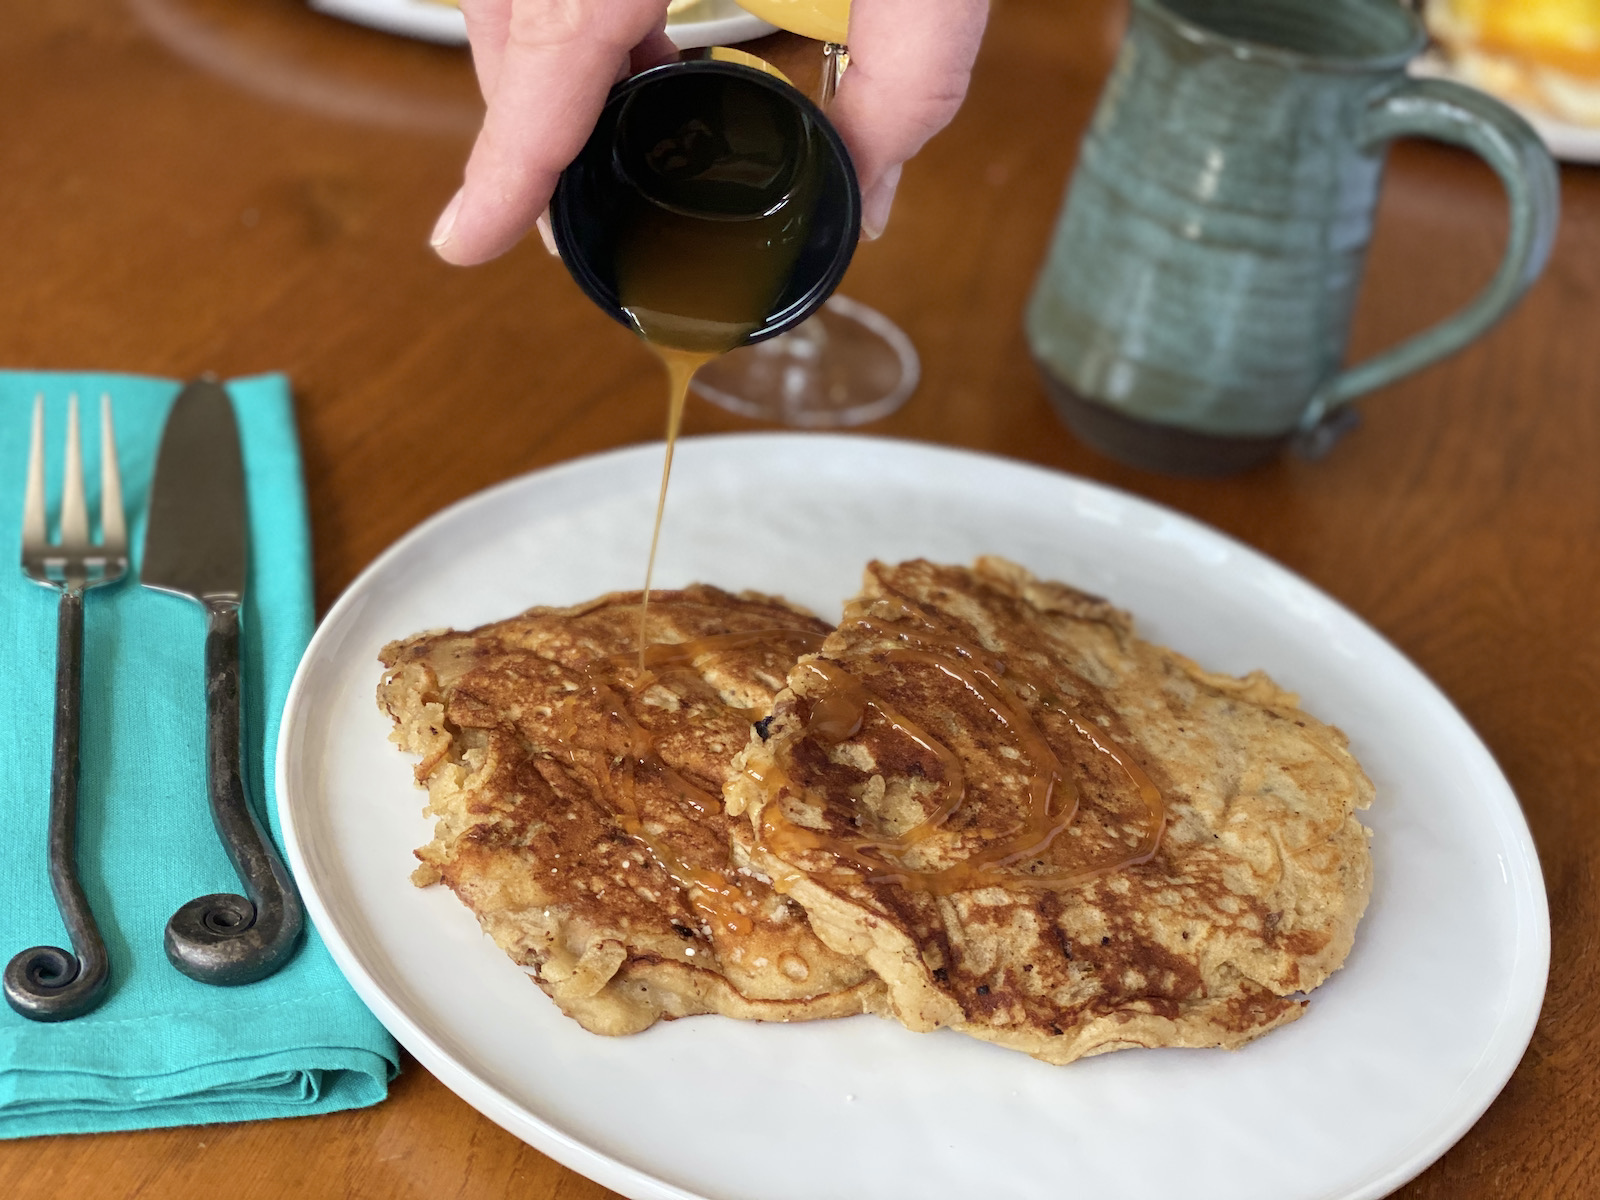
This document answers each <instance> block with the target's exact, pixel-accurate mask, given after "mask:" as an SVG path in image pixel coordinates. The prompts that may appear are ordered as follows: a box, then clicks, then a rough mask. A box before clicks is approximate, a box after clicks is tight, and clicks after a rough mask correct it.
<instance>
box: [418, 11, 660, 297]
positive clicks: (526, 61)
mask: <svg viewBox="0 0 1600 1200" xmlns="http://www.w3.org/2000/svg"><path fill="white" fill-rule="evenodd" d="M471 7H472V8H473V9H474V10H475V15H474V16H473V17H470V18H469V25H468V29H469V34H471V33H473V32H474V31H475V32H476V39H475V40H474V42H473V57H474V61H475V62H476V63H477V64H478V68H477V69H478V78H479V84H480V86H482V87H484V89H485V95H486V98H487V100H488V111H487V112H486V114H485V115H484V120H483V129H482V131H481V132H480V133H479V134H478V140H477V142H476V144H474V146H473V148H472V154H471V156H470V157H469V158H468V160H467V168H466V174H465V181H464V183H463V185H462V188H461V190H460V192H458V193H457V194H456V196H455V198H454V199H453V200H452V201H451V202H450V204H449V205H448V206H447V207H446V209H445V211H444V213H443V214H441V216H440V219H439V223H438V225H437V226H436V227H435V229H434V233H433V237H432V242H433V246H434V249H435V250H436V251H437V252H438V254H439V256H440V257H441V258H443V259H444V260H445V261H447V262H452V263H456V264H458V265H462V266H465V265H469V264H472V263H479V262H483V261H485V260H487V259H490V258H493V257H495V256H496V255H498V254H502V253H504V252H505V251H506V250H508V249H510V248H511V246H513V245H514V244H515V243H516V242H517V241H518V240H519V239H520V238H521V237H522V236H523V234H525V233H526V232H527V231H528V229H529V227H531V226H532V225H533V223H534V219H535V218H536V217H537V216H538V215H539V214H540V213H541V212H543V211H544V208H545V206H546V205H547V204H549V202H550V195H551V193H552V192H553V191H554V190H555V185H556V179H557V178H558V177H559V176H560V174H561V172H562V171H563V170H564V169H565V168H566V166H567V164H568V163H570V162H571V161H572V160H573V158H575V157H576V156H577V154H578V151H579V150H581V149H582V148H583V144H584V142H585V141H586V140H588V137H589V133H590V131H591V130H592V129H593V128H594V123H595V119H596V118H597V117H598V116H599V115H600V110H601V108H603V107H604V105H605V100H606V93H607V92H608V91H609V90H610V88H611V85H612V83H613V82H614V81H615V80H616V78H617V77H618V74H619V73H625V72H626V70H627V68H628V65H629V60H630V55H631V53H632V51H633V50H634V48H635V47H643V48H645V49H646V51H647V52H650V51H649V48H650V47H659V43H658V42H657V41H656V40H655V39H656V37H657V35H659V34H660V33H661V30H662V29H663V27H664V25H665V21H666V0H606V3H604V4H596V3H593V2H592V0H476V2H475V3H473V4H472V5H471ZM501 18H504V24H503V25H500V24H497V23H496V22H498V21H499V20H500V19H501ZM480 44H481V45H482V46H483V51H482V57H481V59H480V51H479V46H480Z"/></svg>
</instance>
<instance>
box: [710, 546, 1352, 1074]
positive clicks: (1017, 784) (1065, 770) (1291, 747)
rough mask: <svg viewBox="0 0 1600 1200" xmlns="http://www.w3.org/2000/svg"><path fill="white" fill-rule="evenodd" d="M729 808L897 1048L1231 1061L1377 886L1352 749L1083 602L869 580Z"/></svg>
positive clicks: (1059, 593) (1316, 973) (810, 665)
mask: <svg viewBox="0 0 1600 1200" xmlns="http://www.w3.org/2000/svg"><path fill="white" fill-rule="evenodd" d="M758 731H759V732H760V733H762V734H764V737H761V736H758V737H757V738H755V739H753V740H752V742H751V745H750V747H749V749H748V750H747V751H746V753H745V754H744V755H743V756H741V759H740V761H739V763H738V766H739V768H740V773H739V775H738V776H737V777H736V778H735V779H734V781H733V782H732V783H730V784H729V786H728V788H727V789H726V792H725V796H726V799H727V802H728V805H729V810H730V811H731V812H735V813H743V814H745V815H746V816H747V817H748V818H749V819H750V821H751V824H752V830H753V831H754V832H755V833H756V834H757V841H756V843H755V844H754V845H753V846H747V847H746V848H745V853H747V854H748V855H749V861H750V863H751V864H752V865H753V866H755V867H756V868H757V869H759V870H760V871H761V872H762V873H763V874H764V875H765V876H766V877H768V878H770V879H772V880H773V881H774V882H775V885H776V886H777V887H778V888H779V889H780V890H782V891H783V892H784V893H785V894H787V895H788V896H790V897H792V898H793V899H795V900H798V901H799V902H800V903H801V905H802V906H804V908H805V910H806V912H807V913H808V914H809V916H810V918H811V924H812V928H813V929H814V930H815V931H816V932H817V934H818V935H819V936H820V937H821V938H822V940H823V941H824V942H826V943H827V944H828V945H830V946H831V947H833V949H835V950H836V951H838V952H839V953H840V954H846V955H848V954H858V955H860V956H862V957H863V958H864V959H865V960H866V961H867V962H868V963H869V964H870V965H871V966H872V968H873V969H874V970H875V971H876V972H877V974H878V975H879V976H880V977H881V978H882V979H883V981H884V983H885V985H886V986H887V988H888V999H889V1005H890V1007H891V1008H892V1010H893V1013H894V1015H895V1016H897V1017H898V1018H899V1019H900V1020H901V1021H902V1022H904V1023H905V1024H906V1025H907V1026H908V1027H910V1028H911V1029H914V1030H919V1031H928V1030H933V1029H938V1028H941V1027H948V1028H953V1029H956V1030H959V1031H961V1032H963V1033H967V1034H970V1035H972V1036H974V1037H978V1038H982V1039H985V1040H987V1041H991V1042H996V1043H999V1044H1001V1045H1004V1046H1008V1047H1012V1048H1014V1049H1018V1050H1022V1051H1024V1052H1026V1053H1028V1054H1031V1055H1033V1056H1035V1057H1037V1058H1040V1059H1043V1060H1045V1061H1047V1062H1052V1063H1066V1062H1070V1061H1072V1060H1074V1059H1077V1058H1080V1057H1083V1056H1085V1055H1090V1054H1099V1053H1104V1052H1106V1051H1112V1050H1121V1049H1126V1048H1130V1047H1135V1046H1150V1047H1154V1046H1196V1047H1198V1046H1225V1047H1237V1046H1240V1045H1243V1044H1244V1043H1246V1042H1248V1041H1250V1040H1251V1039H1252V1038H1255V1037H1258V1036H1259V1035H1261V1034H1262V1033H1265V1032H1266V1031H1268V1030H1270V1029H1273V1028H1275V1027H1277V1026H1279V1025H1282V1024H1284V1023H1285V1022H1288V1021H1292V1020H1294V1019H1295V1018H1297V1017H1298V1016H1300V1015H1301V1013H1302V1012H1303V1011H1304V1009H1305V1005H1306V1001H1305V998H1304V993H1306V992H1308V991H1310V990H1311V989H1313V988H1315V987H1316V986H1317V985H1318V984H1320V983H1322V982H1323V981H1324V980H1325V979H1326V978H1327V977H1328V975H1329V974H1330V973H1331V972H1332V971H1334V970H1335V969H1337V968H1338V967H1339V966H1340V964H1341V963H1342V962H1343V961H1344V959H1345V956H1346V955H1347V954H1348V952H1349V950H1350V947H1351V943H1352V939H1353V937H1354V933H1355V928H1356V923H1357V921H1359V919H1360V917H1361V914H1362V911H1363V910H1364V908H1365V906H1366V902H1367V896H1368V893H1369V890H1370V884H1371V862H1370V856H1369V853H1368V848H1367V840H1368V833H1367V831H1366V830H1365V829H1364V828H1363V827H1362V826H1361V824H1360V823H1359V822H1358V821H1357V820H1356V818H1355V816H1354V813H1355V811H1356V810H1358V809H1360V808H1364V807H1365V806H1366V805H1367V804H1368V803H1369V801H1370V800H1371V798H1372V794H1373V789H1372V785H1371V783H1370V782H1369V780H1368V779H1367V777H1366V775H1365V774H1364V773H1363V772H1362V770H1361V768H1360V766H1359V765H1358V764H1357V763H1356V761H1355V759H1354V758H1353V757H1352V756H1351V754H1350V752H1349V749H1348V747H1347V743H1346V739H1345V737H1344V735H1343V734H1342V733H1340V732H1339V731H1338V730H1337V729H1335V728H1333V727H1331V726H1328V725H1324V724H1323V723H1321V722H1320V721H1318V720H1316V719H1315V718H1313V717H1311V716H1309V715H1307V714H1306V713H1304V712H1303V711H1301V710H1300V708H1299V706H1298V703H1297V701H1296V698H1295V697H1294V696H1293V695H1292V694H1290V693H1288V692H1286V691H1284V690H1282V689H1281V688H1279V687H1278V686H1277V685H1276V684H1274V683H1273V682H1272V681H1271V680H1270V679H1268V678H1267V677H1266V676H1265V675H1263V674H1261V673H1259V672H1256V673H1252V674H1251V675H1248V676H1246V677H1244V678H1242V679H1239V678H1234V677H1231V676H1226V675H1218V674H1213V673H1211V672H1208V671H1206V670H1203V669H1202V668H1200V667H1199V666H1197V665H1196V664H1194V663H1193V662H1190V661H1189V660H1188V659H1186V658H1184V657H1183V656H1182V655H1179V654H1176V653H1174V652H1172V651H1170V650H1166V649H1163V648H1161V647H1159V646H1155V645H1152V644H1150V643H1148V642H1145V641H1143V640H1141V639H1140V638H1138V637H1136V636H1135V635H1134V633H1133V627H1132V622H1131V619H1130V618H1129V617H1128V615H1127V614H1126V613H1123V612H1120V611H1119V610H1117V609H1115V608H1113V607H1112V606H1111V605H1110V604H1108V603H1106V602H1105V601H1103V600H1101V599H1098V598H1097V597H1094V596H1090V595H1087V594H1085V593H1083V592H1079V591H1076V590H1074V589H1072V588H1070V587H1066V586H1064V585H1061V584H1056V583H1044V582H1041V581H1038V580H1036V579H1034V578H1033V577H1032V576H1031V575H1029V574H1028V573H1027V572H1026V571H1024V570H1023V569H1022V568H1020V567H1017V566H1015V565H1013V564H1011V563H1007V562H1004V561H1003V560H999V559H983V560H980V561H979V562H978V564H977V565H976V566H975V567H974V568H972V569H966V568H959V567H946V566H936V565H933V564H931V563H927V562H921V561H917V562H909V563H904V564H901V565H899V566H885V565H883V564H880V563H874V564H872V565H870V566H869V567H868V569H867V572H866V577H865V582H864V586H863V590H862V591H861V593H860V594H859V595H858V596H856V597H855V598H854V599H853V600H851V601H850V602H849V603H848V605H847V606H846V609H845V618H844V620H843V622H842V623H841V624H840V626H839V628H838V630H837V631H836V632H834V633H833V634H831V635H830V636H829V637H828V639H827V641H826V642H824V643H823V645H822V647H821V650H820V653H817V654H814V655H808V656H806V657H804V658H802V659H800V660H799V662H798V663H797V664H796V666H795V668H794V669H793V670H792V671H791V672H790V674H789V686H788V688H787V689H785V691H784V692H783V693H781V694H780V696H779V698H778V700H777V704H776V707H775V711H774V715H773V717H772V719H771V720H770V721H769V722H767V723H766V724H765V725H763V726H759V727H758Z"/></svg>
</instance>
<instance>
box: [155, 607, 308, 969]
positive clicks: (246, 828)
mask: <svg viewBox="0 0 1600 1200" xmlns="http://www.w3.org/2000/svg"><path fill="white" fill-rule="evenodd" d="M203 603H204V604H205V607H206V784H207V789H208V791H209V792H210V795H211V820H212V822H213V824H215V825H216V827H217V836H218V837H219V838H221V839H222V846H223V849H225V850H226V851H227V852H228V857H229V859H231V860H232V861H233V869H234V870H235V871H236V872H238V875H239V881H240V882H241V883H242V884H243V885H244V890H245V895H243V896H235V895H231V894H229V893H227V892H219V893H217V894H215V895H210V896H200V897H197V898H196V899H194V900H191V901H189V903H187V904H185V905H184V906H183V907H182V908H180V909H179V910H178V911H177V912H175V913H174V914H173V915H172V919H171V920H170V921H168V922H167V935H166V947H167V958H168V960H169V961H170V962H171V963H172V965H173V966H174V967H176V968H177V969H178V970H180V971H182V972H183V973H184V974H185V975H187V976H189V977H190V978H191V979H198V980H199V981H200V982H201V983H214V984H221V985H229V984H239V983H253V982H255V981H256V980H257V979H264V978H266V977H267V976H268V975H271V974H272V973H273V972H274V971H276V970H277V969H278V968H279V967H281V966H283V964H284V963H286V962H287V961H288V960H289V958H290V956H291V955H292V954H293V953H294V949H295V943H296V941H297V940H298V939H299V937H300V929H301V926H302V925H304V924H305V913H304V910H303V909H302V907H301V904H300V896H299V894H298V893H297V892H296V891H295V887H294V882H293V881H292V880H291V879H290V878H289V872H288V871H287V870H286V869H285V868H284V865H283V860H282V859H281V858H279V857H278V852H277V849H276V848H275V847H274V846H273V844H272V841H271V839H270V838H269V837H268V836H267V834H266V831H265V830H264V829H263V828H262V826H261V822H260V820H259V819H257V817H256V814H255V811H254V810H253V809H252V808H251V806H250V801H249V799H248V798H247V797H246V795H245V790H244V779H243V777H242V776H241V774H240V770H239V758H240V746H241V724H242V723H241V720H240V711H241V710H240V696H239V601H238V600H237V599H233V598H208V599H207V600H205V601H204V602H203Z"/></svg>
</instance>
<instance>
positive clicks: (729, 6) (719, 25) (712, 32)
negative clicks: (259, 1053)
mask: <svg viewBox="0 0 1600 1200" xmlns="http://www.w3.org/2000/svg"><path fill="white" fill-rule="evenodd" d="M310 4H311V7H312V8H314V9H316V10H317V11H318V12H324V13H327V14H328V15H329V16H334V17H342V18H343V19H345V20H347V21H354V22H356V23H357V24H358V25H370V26H372V27H373V28H374V29H382V30H383V31H385V32H386V33H398V34H401V35H403V36H405V37H414V38H421V39H422V40H424V41H429V42H444V43H445V44H447V45H455V46H464V45H466V44H467V25H466V22H465V21H464V20H463V19H462V17H461V10H460V9H459V8H456V7H455V6H454V5H451V4H442V3H437V2H436V0H310ZM775 28H776V26H773V25H769V24H767V23H766V22H765V21H763V20H762V19H761V18H760V17H756V16H752V15H751V14H750V13H747V12H745V11H744V9H742V8H740V7H739V6H738V5H737V4H735V3H734V0H695V3H693V4H690V5H689V6H688V7H687V8H685V9H683V10H682V11H681V12H678V13H674V14H673V15H672V16H671V17H670V18H669V19H668V21H667V36H668V37H670V38H671V39H672V41H673V43H674V44H675V45H676V46H677V47H678V49H680V50H692V49H694V48H695V47H697V46H731V45H734V44H736V43H738V42H748V41H750V40H751V39H752V38H758V37H765V36H766V35H767V34H769V33H771V32H773V30H774V29H775Z"/></svg>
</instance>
